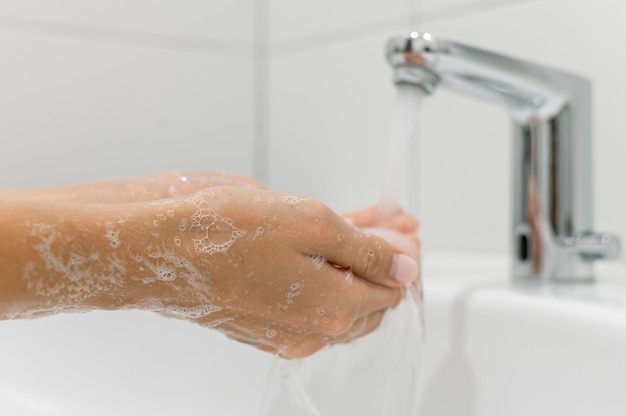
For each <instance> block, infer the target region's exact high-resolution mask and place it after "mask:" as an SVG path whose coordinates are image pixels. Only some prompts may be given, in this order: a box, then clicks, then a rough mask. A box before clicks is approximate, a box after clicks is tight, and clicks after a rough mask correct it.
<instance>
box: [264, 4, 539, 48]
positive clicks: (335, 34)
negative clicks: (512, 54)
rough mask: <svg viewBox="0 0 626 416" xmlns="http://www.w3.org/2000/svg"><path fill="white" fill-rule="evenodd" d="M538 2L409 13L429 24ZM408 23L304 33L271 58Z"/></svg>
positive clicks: (282, 44)
mask: <svg viewBox="0 0 626 416" xmlns="http://www.w3.org/2000/svg"><path fill="white" fill-rule="evenodd" d="M536 1H542V0H508V1H506V2H504V3H503V2H502V1H501V0H481V1H476V2H472V3H470V4H463V5H458V6H450V7H446V8H443V9H437V10H432V11H421V10H419V9H418V10H417V11H415V12H411V13H410V14H409V16H408V21H409V22H410V24H420V25H424V26H426V25H428V24H430V23H433V22H438V21H441V20H445V19H452V18H457V17H466V16H472V15H474V14H477V13H483V12H486V11H490V10H495V9H502V8H505V7H512V6H517V5H520V4H526V3H531V2H536ZM406 22H407V16H398V17H390V18H387V19H381V20H378V21H375V22H369V23H363V24H357V25H353V26H350V27H344V28H340V29H335V30H332V31H328V32H323V33H319V34H314V35H309V36H302V37H300V38H297V39H290V40H285V41H281V42H276V43H274V45H273V48H272V53H271V57H272V58H283V57H287V56H290V55H294V54H298V53H302V52H308V51H310V50H314V49H319V48H323V47H326V46H329V45H335V44H338V43H343V42H350V41H354V40H356V39H359V38H361V37H364V36H368V35H372V34H377V33H382V32H386V31H390V30H393V29H394V28H400V29H399V30H398V33H401V32H404V31H405V29H404V28H405V27H406Z"/></svg>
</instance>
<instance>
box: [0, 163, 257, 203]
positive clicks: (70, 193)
mask: <svg viewBox="0 0 626 416" xmlns="http://www.w3.org/2000/svg"><path fill="white" fill-rule="evenodd" d="M222 185H230V186H240V187H244V188H256V189H263V188H264V186H263V185H262V184H261V183H260V182H258V181H256V180H255V179H252V178H249V177H246V176H243V175H235V174H229V173H212V172H202V171H189V170H186V171H172V172H162V173H158V174H154V175H148V176H136V177H128V178H120V179H109V180H104V181H97V182H88V183H82V184H77V185H70V186H64V187H59V188H45V189H34V190H32V189H28V190H19V191H2V192H0V197H3V198H4V199H7V200H12V201H16V200H22V201H38V202H58V203H83V204H114V203H126V202H140V201H151V200H156V199H163V198H171V197H175V196H181V195H189V194H191V193H194V192H197V191H199V190H201V189H204V188H210V187H213V186H222Z"/></svg>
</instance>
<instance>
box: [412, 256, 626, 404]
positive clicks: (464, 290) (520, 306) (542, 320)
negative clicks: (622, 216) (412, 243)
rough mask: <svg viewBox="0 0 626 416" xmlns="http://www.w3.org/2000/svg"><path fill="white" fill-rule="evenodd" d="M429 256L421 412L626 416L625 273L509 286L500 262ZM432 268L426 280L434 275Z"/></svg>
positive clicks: (617, 268) (603, 270) (612, 270)
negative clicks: (571, 281)
mask: <svg viewBox="0 0 626 416" xmlns="http://www.w3.org/2000/svg"><path fill="white" fill-rule="evenodd" d="M465 257H466V258H463V256H459V255H456V256H452V259H453V260H452V261H451V259H450V257H447V256H439V257H437V256H430V257H429V259H430V263H428V264H427V265H426V266H425V267H426V268H425V274H426V276H428V277H427V284H426V288H425V292H426V293H425V295H426V299H427V301H426V322H427V328H426V340H427V341H426V343H425V346H424V351H423V356H422V368H421V371H422V373H421V388H420V393H419V400H420V406H419V408H420V409H421V411H420V413H419V414H420V415H424V416H444V415H445V416H451V415H464V416H472V415H481V416H491V415H493V416H496V415H507V416H515V415H520V416H521V415H533V416H543V415H545V416H548V415H568V416H578V415H580V416H583V415H604V416H606V415H624V414H626V395H625V394H624V381H623V380H622V377H624V375H625V374H626V356H625V353H626V269H624V267H623V266H622V265H615V264H614V265H612V266H609V265H607V264H605V265H602V266H604V267H599V266H601V265H599V264H598V265H597V266H596V268H597V274H598V275H600V276H602V277H601V278H599V279H598V281H597V282H596V283H594V284H571V285H567V284H558V285H551V284H539V283H535V284H528V283H525V284H514V283H512V282H511V281H510V280H509V279H508V278H505V277H503V276H506V274H507V270H508V267H507V264H506V262H505V261H503V260H502V259H489V258H487V259H485V258H476V257H472V258H468V257H467V256H465ZM431 271H432V273H430V272H431Z"/></svg>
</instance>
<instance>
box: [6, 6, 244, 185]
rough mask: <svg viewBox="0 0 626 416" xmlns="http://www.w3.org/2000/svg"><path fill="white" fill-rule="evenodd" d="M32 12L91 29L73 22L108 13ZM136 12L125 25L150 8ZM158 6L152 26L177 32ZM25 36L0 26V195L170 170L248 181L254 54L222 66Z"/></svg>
mask: <svg viewBox="0 0 626 416" xmlns="http://www.w3.org/2000/svg"><path fill="white" fill-rule="evenodd" d="M18 3H19V4H18ZM24 3H26V2H24ZM28 3H32V6H33V7H34V5H35V3H37V2H34V1H32V2H28ZM41 3H42V8H41V9H38V10H37V13H39V14H41V15H44V14H45V13H47V11H50V13H49V15H50V16H48V17H50V18H56V17H59V20H70V17H71V18H72V19H74V18H75V19H76V21H81V22H83V23H89V24H91V23H92V21H91V20H89V19H87V18H86V15H84V14H81V13H83V12H85V13H86V12H87V11H90V10H91V11H94V10H95V11H99V10H100V9H99V8H98V7H96V6H99V7H105V5H107V4H108V6H107V7H111V5H112V4H114V3H110V4H109V3H107V2H90V3H91V4H92V5H93V6H94V8H93V10H92V9H89V8H88V7H86V6H81V5H80V4H79V3H81V2H70V1H66V2H50V3H56V4H57V5H60V4H62V5H63V6H64V7H65V12H67V13H66V14H61V11H58V10H55V9H54V8H53V7H51V6H50V5H47V3H48V2H41ZM43 3H46V5H43ZM73 3H76V4H73ZM139 3H142V2H134V3H133V4H130V5H129V15H134V16H139V15H140V11H141V10H142V9H146V8H149V7H148V3H147V2H144V3H145V4H139ZM189 3H190V4H192V3H194V2H189ZM195 3H197V4H196V6H197V7H200V3H203V4H204V3H205V2H195ZM195 3H194V4H195ZM224 4H226V3H225V2H224ZM19 5H21V2H7V1H4V2H0V11H2V12H1V13H6V12H7V10H8V9H10V7H8V6H14V7H13V10H14V11H16V13H17V11H21V12H24V13H27V12H28V13H30V12H33V13H32V14H35V12H34V11H33V10H31V9H28V8H26V7H22V6H20V7H18V6H19ZM70 6H72V7H70ZM74 6H76V7H75V9H76V10H74V9H73V7H74ZM117 6H118V7H117V9H116V10H117V12H116V13H115V14H114V13H113V12H112V11H111V10H112V9H107V10H109V11H111V14H110V15H107V16H109V17H111V19H113V18H114V17H119V15H123V14H124V10H125V8H124V7H122V4H121V3H120V4H118V5H117ZM139 6H141V7H139ZM157 6H158V7H157ZM165 6H168V5H167V2H164V1H161V2H155V6H154V7H155V8H157V9H158V10H159V11H158V13H159V15H160V18H161V19H162V20H164V21H168V13H167V12H168V11H169V10H172V13H171V14H173V18H172V19H171V20H169V21H170V23H172V24H174V23H176V22H178V23H176V24H179V23H180V24H179V26H180V27H181V28H183V27H184V26H185V25H184V24H182V18H183V16H182V12H179V13H176V12H175V11H176V10H177V8H176V7H174V4H173V3H171V4H169V6H168V7H167V8H166V7H165ZM246 6H248V7H246V12H243V13H242V14H241V16H239V17H246V18H247V17H249V13H248V12H249V9H250V8H251V7H250V6H251V2H248V3H247V4H246ZM2 7H4V9H2ZM207 7H208V6H207ZM70 9H72V10H73V11H74V12H75V14H72V13H69V10H70ZM155 10H156V9H155ZM155 10H152V11H153V12H154V13H157V11H155ZM52 11H55V12H56V14H54V15H53V13H52ZM185 13H190V14H193V10H187V11H186V12H185ZM96 15H97V13H95V12H94V16H96ZM98 16H99V17H98V18H102V19H105V17H106V18H108V17H107V16H104V15H103V16H100V15H98ZM65 17H67V18H68V19H65ZM196 17H197V16H196ZM196 17H193V19H191V22H193V21H195V19H196ZM223 17H224V18H225V17H227V16H223ZM126 18H127V19H130V17H129V16H126ZM0 19H1V18H0ZM94 19H95V17H94ZM213 20H215V21H219V20H220V19H219V18H217V17H213ZM232 20H234V16H231V21H232ZM149 21H150V19H148V18H146V22H149ZM111 22H112V24H113V23H115V22H113V20H111ZM126 22H127V23H128V25H129V26H130V25H131V24H132V25H133V27H138V28H139V27H142V25H141V24H140V23H139V22H137V23H136V24H135V23H133V22H132V21H131V20H127V21H126ZM93 23H94V24H95V23H100V21H95V20H94V21H93ZM104 23H106V22H104V21H103V24H104ZM152 23H154V24H155V25H156V26H159V27H162V28H163V29H164V30H165V26H167V25H160V24H158V22H152ZM252 23H253V22H251V21H249V22H247V24H246V25H245V26H247V27H250V26H251V25H252ZM120 24H121V23H120ZM156 26H155V27H156ZM155 27H153V29H154V28H155ZM31 29H32V26H31V25H29V21H25V22H23V24H21V23H19V24H18V25H17V27H16V30H8V29H7V27H6V26H2V25H0V68H1V69H0V74H1V75H0V138H1V139H0V140H1V141H2V144H3V146H2V151H0V186H3V187H29V186H48V185H58V184H67V183H74V182H79V181H86V180H91V179H100V178H107V177H117V176H124V175H143V174H149V173H153V172H158V171H163V170H170V169H204V170H222V171H236V172H241V173H245V174H252V173H253V165H254V161H253V157H254V154H253V149H254V146H253V140H254V138H253V127H252V123H253V120H254V108H253V105H254V100H253V94H254V88H253V81H254V65H253V56H252V54H251V52H250V53H248V54H246V53H243V52H241V51H240V52H239V53H238V54H231V55H228V54H224V53H223V51H222V50H220V49H219V48H211V47H210V45H209V46H208V47H206V48H195V47H193V45H192V47H190V48H186V47H185V46H186V43H185V41H182V42H181V43H180V44H178V45H177V46H176V47H172V45H171V44H166V45H165V47H161V46H163V45H161V44H160V43H159V42H161V41H162V40H163V38H156V40H155V42H154V43H153V44H151V45H150V46H149V47H148V46H141V45H138V44H137V43H135V42H133V39H130V40H131V41H130V42H126V40H127V39H125V38H124V36H121V38H120V39H117V41H116V42H111V41H109V40H110V39H94V38H92V37H88V36H87V37H84V36H82V32H81V31H80V30H79V31H73V32H72V31H69V32H64V34H63V35H62V36H59V34H58V33H57V32H55V31H52V32H51V33H46V32H45V30H44V31H35V32H33V33H31V32H30V30H31ZM44 29H45V27H44ZM155 30H156V29H155ZM87 33H88V32H87ZM233 33H234V32H233ZM122 35H123V34H122ZM239 35H240V34H237V35H236V36H239ZM251 42H252V41H251V39H248V43H249V44H250V45H251ZM205 46H206V45H205ZM249 50H250V51H252V47H250V48H249Z"/></svg>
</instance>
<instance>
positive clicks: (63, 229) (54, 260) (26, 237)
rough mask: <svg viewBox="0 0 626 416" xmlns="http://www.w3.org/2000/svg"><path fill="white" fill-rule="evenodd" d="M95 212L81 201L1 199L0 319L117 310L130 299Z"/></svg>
mask: <svg viewBox="0 0 626 416" xmlns="http://www.w3.org/2000/svg"><path fill="white" fill-rule="evenodd" d="M99 216H100V213H99V212H98V210H97V209H88V208H85V207H82V206H70V205H58V204H41V203H32V202H19V201H18V202H3V203H2V204H1V206H0V229H1V230H2V234H3V238H2V240H0V318H1V319H11V318H20V317H37V316H42V315H46V314H53V313H59V312H64V311H86V310H92V309H117V308H122V307H126V306H127V305H129V304H131V303H132V302H133V301H134V300H133V299H132V298H131V297H130V296H129V295H128V294H129V293H133V290H129V289H131V288H130V287H129V285H130V284H132V282H128V281H127V279H125V276H124V275H125V273H122V270H124V265H123V264H121V263H119V262H116V255H115V254H114V253H113V252H112V248H111V247H110V244H109V243H110V242H109V241H108V240H107V238H106V226H104V224H103V222H102V221H100V218H99ZM120 262H121V260H120Z"/></svg>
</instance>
